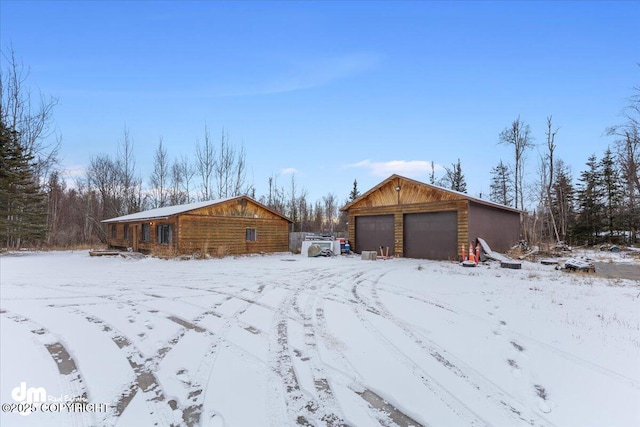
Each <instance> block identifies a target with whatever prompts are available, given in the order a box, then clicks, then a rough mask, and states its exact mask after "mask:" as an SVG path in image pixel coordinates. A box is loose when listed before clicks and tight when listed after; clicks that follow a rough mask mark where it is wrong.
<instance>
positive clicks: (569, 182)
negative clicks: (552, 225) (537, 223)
mask: <svg viewBox="0 0 640 427" xmlns="http://www.w3.org/2000/svg"><path fill="white" fill-rule="evenodd" d="M555 170H556V171H555V180H554V183H553V186H552V193H551V209H552V210H553V215H554V217H555V218H556V220H557V226H558V237H559V240H562V241H565V242H566V241H567V240H568V235H569V230H570V229H572V228H573V226H574V222H575V206H574V195H575V189H574V187H573V178H572V177H571V172H570V171H569V169H568V168H567V166H565V164H564V162H562V160H558V162H557V163H556V164H555Z"/></svg>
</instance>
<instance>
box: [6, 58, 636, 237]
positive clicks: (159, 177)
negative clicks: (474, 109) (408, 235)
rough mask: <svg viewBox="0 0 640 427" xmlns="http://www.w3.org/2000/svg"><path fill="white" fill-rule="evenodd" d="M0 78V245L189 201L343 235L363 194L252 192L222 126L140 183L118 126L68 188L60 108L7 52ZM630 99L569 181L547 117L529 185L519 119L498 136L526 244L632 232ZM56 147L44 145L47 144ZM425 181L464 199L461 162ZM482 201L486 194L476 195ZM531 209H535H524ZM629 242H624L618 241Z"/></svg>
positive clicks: (128, 139)
mask: <svg viewBox="0 0 640 427" xmlns="http://www.w3.org/2000/svg"><path fill="white" fill-rule="evenodd" d="M3 60H5V62H6V67H2V69H0V94H1V98H2V102H1V103H0V240H1V242H2V243H0V246H5V247H7V248H19V247H22V246H25V245H28V246H57V247H69V246H75V245H95V244H98V243H104V242H105V241H106V235H105V228H104V227H103V226H102V225H101V223H100V221H102V220H103V219H107V218H113V217H117V216H121V215H127V214H130V213H135V212H139V211H141V210H146V209H153V208H161V207H164V206H171V205H177V204H185V203H190V202H195V201H202V200H212V199H223V198H228V197H235V196H239V195H248V196H250V197H252V198H254V199H256V200H258V201H259V202H261V203H262V204H264V205H266V206H267V207H269V208H270V209H272V210H274V211H277V212H279V213H282V214H283V215H285V216H287V217H289V218H290V219H291V220H292V221H293V225H292V231H310V232H335V231H345V230H346V228H347V219H346V217H345V215H344V214H342V213H340V212H339V208H340V206H342V205H344V204H346V203H347V202H349V201H351V200H354V199H355V198H357V197H358V196H359V195H360V192H359V190H358V185H357V181H356V180H354V182H353V188H352V190H351V192H350V194H349V196H348V198H347V199H345V200H342V201H341V200H338V197H337V196H336V195H335V194H334V193H328V194H327V195H326V196H324V197H322V198H321V200H316V201H311V200H309V195H308V193H307V191H306V190H305V189H304V188H300V187H299V185H298V183H297V182H296V178H295V175H291V176H290V177H289V178H288V180H287V182H282V180H281V177H280V176H279V175H277V174H275V175H272V176H270V177H268V179H267V192H266V194H261V195H256V190H255V187H254V186H253V185H252V184H251V183H249V182H247V179H246V170H247V164H246V153H245V150H244V147H242V146H236V145H234V144H233V143H232V142H231V141H230V138H229V135H228V133H227V132H226V131H225V130H224V129H223V130H222V132H221V133H220V136H219V137H212V136H211V132H210V129H209V127H208V126H207V125H206V124H205V126H204V131H203V133H202V139H198V140H196V141H195V144H194V147H193V152H192V153H193V155H192V157H188V156H187V155H186V154H184V153H183V154H181V155H180V156H179V157H176V158H174V159H170V158H169V156H168V153H167V150H166V147H165V144H164V140H163V138H162V137H160V138H159V140H158V145H157V147H156V150H155V153H154V161H153V169H152V171H151V174H150V176H148V177H146V178H147V179H146V182H148V186H147V187H145V186H144V185H143V182H145V181H144V180H143V179H142V177H141V176H139V175H138V174H137V173H136V170H137V168H136V158H135V150H134V149H135V144H134V140H133V138H132V136H131V134H130V132H129V130H128V129H127V128H126V127H125V128H124V131H123V133H122V137H121V139H120V141H119V142H118V144H117V148H116V150H115V151H116V152H115V153H112V154H98V155H94V156H93V157H92V158H91V160H90V162H89V165H88V167H87V169H86V172H85V174H84V176H82V177H79V178H77V179H76V180H75V182H73V183H72V184H70V183H67V182H66V181H65V180H64V179H63V178H62V174H61V171H60V170H59V166H60V163H59V156H58V155H59V151H60V146H61V138H60V137H59V136H58V135H56V134H55V132H54V131H53V129H54V126H53V125H54V120H53V111H54V109H55V107H56V105H57V103H58V99H57V98H54V97H47V96H44V95H43V94H40V96H39V97H38V98H37V99H34V98H33V97H32V92H31V90H30V88H29V87H27V86H26V82H27V79H28V71H27V69H26V68H25V67H24V66H23V65H22V63H20V62H19V61H17V60H16V58H15V55H14V53H13V51H9V52H8V54H5V53H3ZM636 92H637V93H636V95H635V96H634V97H632V98H631V102H630V104H629V106H628V108H627V109H626V110H625V117H624V120H623V122H622V123H621V124H619V125H615V126H612V127H610V128H609V129H607V132H608V134H609V135H611V136H612V137H613V140H614V141H613V144H612V146H611V147H609V148H607V149H606V150H605V152H604V153H602V155H601V158H600V159H598V157H597V156H596V154H595V153H594V154H593V155H592V156H591V157H589V159H588V160H587V163H586V169H585V170H584V171H582V172H581V173H580V174H579V178H578V179H577V182H575V181H574V179H573V176H572V172H571V170H570V168H569V167H568V165H567V164H566V163H565V162H563V161H562V159H558V158H557V157H556V156H555V149H556V144H557V143H556V137H557V136H558V134H559V128H557V127H555V126H554V124H553V122H552V118H551V117H548V118H547V128H546V129H547V131H546V145H545V147H544V153H543V154H540V158H539V159H538V173H537V176H538V177H537V179H536V180H535V182H532V183H528V184H526V183H525V176H526V175H525V173H524V168H525V165H526V162H525V160H526V156H527V153H528V152H529V151H530V150H531V149H532V148H533V147H534V144H533V139H532V136H531V130H530V127H529V125H528V124H527V123H525V122H524V121H523V120H522V119H521V118H520V117H518V118H517V119H516V120H514V121H513V122H512V123H511V124H510V125H509V126H507V127H506V128H505V129H504V130H503V131H502V132H500V133H499V135H498V142H499V143H501V144H504V145H507V146H510V147H511V148H512V150H513V151H512V153H513V158H512V162H511V163H509V162H505V161H503V160H500V161H499V162H498V164H497V165H496V166H495V167H493V168H492V169H491V171H490V174H491V185H490V193H489V195H488V198H489V199H490V200H491V201H494V202H496V203H500V204H503V205H506V206H511V207H515V208H517V209H521V210H525V211H526V214H525V215H524V216H523V224H522V225H523V227H522V230H523V238H525V239H527V240H530V241H533V242H536V241H554V240H555V241H568V242H573V243H574V244H576V243H583V242H587V243H595V242H597V241H600V240H601V239H603V238H605V237H608V238H621V237H622V236H623V235H625V236H626V235H627V234H630V235H631V236H630V237H631V238H632V239H633V241H635V239H636V238H637V236H638V228H639V226H640V207H639V206H638V204H639V203H638V202H639V198H640V182H639V181H640V180H639V179H638V167H639V166H638V165H639V164H640V140H639V132H638V127H639V120H640V89H637V88H636ZM52 141H53V142H52ZM431 165H432V166H431V175H430V179H429V182H430V183H431V184H434V185H439V186H442V187H445V188H448V189H451V190H454V191H458V192H462V193H466V192H467V185H466V181H465V177H464V174H463V171H462V165H461V162H460V159H458V160H457V162H456V163H452V164H451V167H445V168H444V169H445V171H444V175H443V176H442V177H441V178H440V179H436V176H435V166H434V164H433V162H432V164H431ZM480 197H483V196H482V195H480ZM525 201H527V202H529V203H531V202H533V206H534V207H533V208H530V207H529V206H527V205H526V202H525ZM627 237H628V236H627Z"/></svg>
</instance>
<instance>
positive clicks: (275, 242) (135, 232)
mask: <svg viewBox="0 0 640 427" xmlns="http://www.w3.org/2000/svg"><path fill="white" fill-rule="evenodd" d="M102 222H103V223H104V224H106V227H107V238H108V245H109V247H111V248H119V249H125V248H131V249H132V250H133V251H136V252H143V253H154V254H158V255H168V256H172V255H178V254H194V253H200V254H211V255H213V256H223V255H231V254H233V255H240V254H251V253H260V252H286V251H288V250H289V224H290V223H291V220H289V219H288V218H287V217H285V216H283V215H281V214H279V213H277V212H275V211H273V210H271V209H269V208H268V207H266V206H264V205H263V204H261V203H259V202H257V201H255V200H253V199H251V198H250V197H247V196H238V197H232V198H228V199H222V200H213V201H206V202H197V203H190V204H186V205H178V206H169V207H164V208H158V209H151V210H148V211H144V212H138V213H134V214H130V215H125V216H121V217H117V218H112V219H107V220H104V221H102Z"/></svg>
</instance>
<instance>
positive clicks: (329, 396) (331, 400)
mask: <svg viewBox="0 0 640 427" xmlns="http://www.w3.org/2000/svg"><path fill="white" fill-rule="evenodd" d="M320 280H325V278H323V277H321V278H320ZM334 287H335V284H333V283H332V284H329V286H328V287H327V288H326V289H325V288H324V287H322V286H317V285H315V284H310V285H309V286H308V287H307V288H308V290H309V291H310V293H309V296H308V297H307V301H306V304H305V308H304V310H302V309H301V308H300V306H299V305H298V297H299V291H300V290H298V291H297V292H296V294H295V295H294V296H293V308H294V310H296V311H297V312H298V314H299V315H300V317H301V320H302V325H303V332H304V357H303V358H302V361H305V362H307V363H308V365H309V368H310V370H311V375H312V377H313V383H314V386H315V390H316V393H317V395H318V399H319V400H320V401H321V402H324V403H325V405H322V406H321V407H320V410H321V411H322V412H323V415H322V417H321V420H322V421H324V422H325V423H326V425H327V426H328V427H332V426H346V425H347V424H346V422H345V420H344V415H342V414H341V413H337V412H328V411H327V410H326V407H327V405H328V406H329V407H331V408H335V409H336V410H339V405H338V402H337V400H336V398H335V396H334V394H333V390H332V389H331V385H330V384H329V381H328V380H327V375H326V374H325V373H324V372H323V370H322V369H321V368H320V366H319V364H320V363H321V359H320V353H319V352H318V348H317V338H316V334H315V325H314V319H313V313H314V310H313V306H314V302H315V300H316V298H317V293H318V292H320V291H321V290H322V291H323V294H325V293H328V292H329V291H331V290H332V289H333V288H334ZM301 356H302V355H301Z"/></svg>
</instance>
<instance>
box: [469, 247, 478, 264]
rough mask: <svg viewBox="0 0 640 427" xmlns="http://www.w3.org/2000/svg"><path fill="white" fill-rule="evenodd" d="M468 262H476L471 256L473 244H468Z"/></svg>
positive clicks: (474, 257)
mask: <svg viewBox="0 0 640 427" xmlns="http://www.w3.org/2000/svg"><path fill="white" fill-rule="evenodd" d="M469 261H471V262H476V256H475V255H474V254H473V243H471V242H469Z"/></svg>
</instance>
